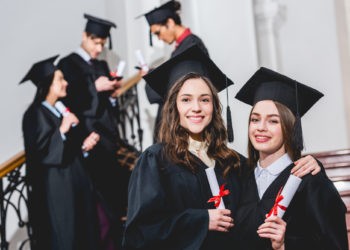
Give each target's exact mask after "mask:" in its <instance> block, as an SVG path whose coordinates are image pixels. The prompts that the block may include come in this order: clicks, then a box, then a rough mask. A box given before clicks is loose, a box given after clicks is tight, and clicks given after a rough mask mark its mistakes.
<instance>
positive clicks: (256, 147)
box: [235, 68, 348, 250]
mask: <svg viewBox="0 0 350 250" xmlns="http://www.w3.org/2000/svg"><path fill="white" fill-rule="evenodd" d="M322 96H323V94H321V93H320V92H318V91H317V90H315V89H312V88H310V87H308V86H306V85H303V84H301V83H298V82H296V81H295V80H292V79H290V78H288V77H286V76H283V75H281V74H279V73H277V72H274V71H272V70H269V69H266V68H261V69H259V70H258V71H257V72H256V73H255V74H254V75H253V76H252V77H251V78H250V80H249V81H248V82H247V83H246V84H245V85H244V86H243V87H242V89H241V90H240V91H239V92H238V94H237V96H236V98H237V99H239V100H241V101H242V102H245V103H247V104H250V105H252V106H253V108H252V110H251V113H250V117H249V129H248V131H249V132H248V133H249V144H248V154H249V155H248V164H249V166H250V170H251V171H250V173H249V174H248V177H247V179H246V180H245V181H243V187H242V195H241V198H242V199H241V201H240V208H239V210H238V212H237V217H236V220H235V222H236V223H235V224H236V226H235V236H236V239H237V241H236V242H235V246H238V248H235V249H297V250H301V249H305V250H306V249H308V250H310V249H329V250H331V249H332V250H335V249H348V240H347V229H346V221H345V213H346V207H345V205H344V203H343V201H342V199H341V197H340V196H339V193H338V191H337V189H336V188H335V186H334V185H333V183H332V182H331V181H330V180H329V179H328V177H327V175H326V174H325V172H324V171H323V172H322V171H321V172H320V173H318V174H316V175H315V176H311V175H310V174H308V175H306V176H304V177H303V178H302V182H301V184H300V186H299V188H298V189H297V191H296V193H295V195H294V198H293V199H292V201H291V203H290V204H289V206H288V207H287V208H286V211H285V214H284V215H283V217H282V219H281V218H278V217H276V216H271V217H268V218H267V219H266V214H268V213H269V212H270V210H271V208H272V207H273V206H274V205H278V204H275V200H276V197H277V195H278V193H279V191H280V190H281V188H282V187H283V186H284V184H285V183H286V181H287V179H288V177H289V176H290V170H291V169H292V167H293V166H294V164H293V162H292V161H294V160H296V159H298V158H299V157H300V155H301V150H302V148H303V143H302V137H301V126H300V117H301V116H302V115H304V114H305V113H306V112H307V111H308V109H310V108H311V106H313V105H314V103H316V102H317V101H318V100H319V99H320V98H321V97H322ZM266 180H269V181H266Z"/></svg>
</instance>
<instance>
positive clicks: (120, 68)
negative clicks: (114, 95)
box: [117, 60, 125, 76]
mask: <svg viewBox="0 0 350 250" xmlns="http://www.w3.org/2000/svg"><path fill="white" fill-rule="evenodd" d="M124 68H125V61H123V60H121V61H120V62H119V64H118V68H117V76H123V71H124Z"/></svg>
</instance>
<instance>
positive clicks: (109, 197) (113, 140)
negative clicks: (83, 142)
mask: <svg viewBox="0 0 350 250" xmlns="http://www.w3.org/2000/svg"><path fill="white" fill-rule="evenodd" d="M58 67H59V68H60V69H61V70H62V71H63V74H64V76H65V79H66V80H67V81H68V83H69V84H68V87H67V97H66V98H65V99H64V100H63V101H64V102H65V103H66V105H67V106H68V107H70V108H71V109H72V110H74V112H75V113H76V114H77V116H78V118H79V119H80V121H81V123H82V124H83V126H84V127H85V130H86V133H90V132H92V131H95V132H97V133H98V134H99V135H100V141H99V142H98V144H97V145H96V147H95V148H94V149H93V150H92V151H91V153H90V156H89V158H88V166H89V172H90V174H91V178H92V181H93V184H94V187H95V190H96V192H97V194H98V196H99V198H100V200H101V202H102V205H103V206H104V209H105V210H106V212H107V216H108V217H109V219H111V220H113V225H116V228H117V229H116V230H117V231H118V232H115V233H114V234H115V235H117V234H119V235H121V230H122V228H121V227H122V223H121V221H120V218H121V217H123V216H125V214H126V206H127V187H128V181H129V177H130V171H129V170H128V169H127V168H122V167H120V166H119V164H118V162H117V157H116V151H117V141H118V140H120V138H119V135H118V130H117V125H116V124H115V123H114V120H113V117H112V114H113V113H115V112H116V111H115V110H114V109H115V108H116V107H113V106H112V105H111V102H110V101H109V99H108V98H109V96H110V92H109V91H105V92H97V90H96V87H95V80H96V79H97V78H98V77H100V76H107V77H108V76H109V68H108V65H107V63H106V61H103V60H93V63H92V65H89V64H88V63H87V62H86V61H84V60H83V58H81V57H80V56H79V55H78V54H76V53H72V54H70V55H68V56H67V57H65V58H63V59H62V60H61V61H60V62H59V64H58Z"/></svg>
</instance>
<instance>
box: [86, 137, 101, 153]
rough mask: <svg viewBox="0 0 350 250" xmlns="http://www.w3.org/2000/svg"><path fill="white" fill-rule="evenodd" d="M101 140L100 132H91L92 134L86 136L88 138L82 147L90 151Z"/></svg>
mask: <svg viewBox="0 0 350 250" xmlns="http://www.w3.org/2000/svg"><path fill="white" fill-rule="evenodd" d="M99 140H100V136H99V134H97V133H96V132H91V134H90V135H89V136H88V137H86V139H85V140H84V142H83V146H82V149H83V150H84V151H85V152H88V151H90V150H91V149H93V148H94V147H95V146H96V144H97V142H98V141H99Z"/></svg>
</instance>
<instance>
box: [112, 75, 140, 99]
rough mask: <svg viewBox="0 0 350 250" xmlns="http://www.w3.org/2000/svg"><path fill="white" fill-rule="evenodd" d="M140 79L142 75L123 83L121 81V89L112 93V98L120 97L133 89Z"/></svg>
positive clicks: (134, 76)
mask: <svg viewBox="0 0 350 250" xmlns="http://www.w3.org/2000/svg"><path fill="white" fill-rule="evenodd" d="M141 78H142V75H141V74H140V73H137V74H135V75H133V76H132V77H130V78H128V79H126V80H125V81H122V85H121V87H120V88H118V89H117V90H115V91H114V93H113V94H112V97H120V96H122V95H123V94H124V93H125V92H126V91H128V90H129V89H131V88H132V87H134V86H135V85H136V84H137V83H138V82H139V81H140V80H141Z"/></svg>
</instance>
